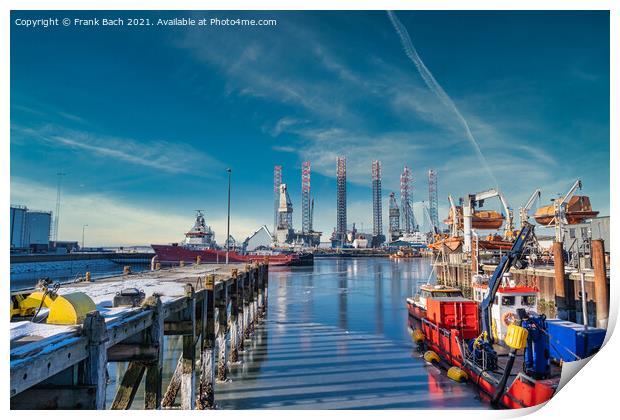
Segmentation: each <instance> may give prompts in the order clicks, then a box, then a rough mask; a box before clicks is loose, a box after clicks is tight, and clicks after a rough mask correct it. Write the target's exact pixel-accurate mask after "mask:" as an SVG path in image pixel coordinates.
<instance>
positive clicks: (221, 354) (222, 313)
mask: <svg viewBox="0 0 620 420" xmlns="http://www.w3.org/2000/svg"><path fill="white" fill-rule="evenodd" d="M226 295H227V290H226V287H224V290H222V294H221V295H220V297H219V299H217V300H216V302H215V305H216V314H217V316H216V318H217V321H216V328H217V329H216V343H217V352H218V355H217V380H218V381H225V380H226V377H227V375H226V369H227V362H228V360H227V356H228V352H227V351H226V350H227V349H226V328H227V327H228V312H227V305H226V297H227V296H226Z"/></svg>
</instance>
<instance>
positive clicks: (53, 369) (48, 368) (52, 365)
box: [10, 336, 88, 397]
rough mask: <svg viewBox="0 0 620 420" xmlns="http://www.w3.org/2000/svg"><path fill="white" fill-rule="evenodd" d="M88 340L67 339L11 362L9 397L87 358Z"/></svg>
mask: <svg viewBox="0 0 620 420" xmlns="http://www.w3.org/2000/svg"><path fill="white" fill-rule="evenodd" d="M87 344H88V338H86V337H82V336H81V337H68V338H65V339H64V340H63V341H60V342H57V343H56V344H52V345H49V346H45V347H42V348H41V349H40V351H39V352H38V353H37V354H33V355H31V356H30V357H28V358H26V359H18V360H15V361H13V360H11V391H10V393H11V395H10V396H11V397H13V396H14V395H17V394H19V393H20V392H22V391H24V390H26V389H28V388H30V387H32V386H34V385H36V384H38V383H40V382H42V381H44V380H45V379H47V378H49V377H50V376H53V375H56V374H57V373H59V372H62V371H63V370H65V369H67V368H69V367H71V366H73V365H75V364H76V363H79V362H80V361H82V360H85V359H86V358H87V357H88V350H87Z"/></svg>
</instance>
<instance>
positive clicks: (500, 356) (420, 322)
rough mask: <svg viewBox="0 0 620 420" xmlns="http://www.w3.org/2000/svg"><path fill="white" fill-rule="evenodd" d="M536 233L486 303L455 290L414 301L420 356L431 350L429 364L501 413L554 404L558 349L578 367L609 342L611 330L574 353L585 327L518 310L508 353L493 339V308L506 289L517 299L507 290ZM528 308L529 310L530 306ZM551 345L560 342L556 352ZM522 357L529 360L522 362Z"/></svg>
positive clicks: (522, 240)
mask: <svg viewBox="0 0 620 420" xmlns="http://www.w3.org/2000/svg"><path fill="white" fill-rule="evenodd" d="M533 232H534V227H533V226H532V225H529V224H526V225H525V226H524V227H523V229H522V230H521V232H520V233H519V235H518V237H517V239H516V240H515V242H514V244H513V246H512V248H511V250H510V251H509V252H508V253H507V254H506V255H505V256H504V257H502V259H501V261H500V263H499V264H498V266H497V267H496V269H495V271H494V273H493V275H492V276H491V278H490V279H489V281H488V285H485V287H484V288H485V289H486V290H484V291H483V294H482V296H483V298H482V301H481V302H480V303H478V302H476V301H475V300H469V299H466V298H464V297H463V296H462V295H461V294H460V293H459V292H457V291H455V290H454V289H452V288H444V289H442V288H441V287H440V288H437V289H435V288H434V286H430V285H429V286H427V287H426V292H427V293H426V294H425V295H424V296H422V295H421V296H420V297H419V298H418V299H417V300H416V299H412V298H409V299H407V306H408V310H409V315H410V316H409V325H410V327H411V328H412V330H413V332H412V338H413V340H414V341H415V342H416V343H417V344H418V346H419V349H420V350H423V349H426V350H427V351H426V352H425V353H424V359H425V360H426V361H427V362H430V363H434V364H439V365H443V366H444V367H446V368H449V369H448V376H449V377H450V378H451V379H454V380H457V381H466V380H468V379H469V380H471V382H472V383H473V384H475V385H476V386H477V387H478V388H479V390H480V391H481V394H482V395H483V396H484V397H485V398H488V399H489V400H490V401H491V403H492V404H493V405H494V406H496V407H503V408H524V407H531V406H535V405H538V404H542V403H544V402H546V401H548V400H549V399H550V398H551V397H552V396H553V394H554V392H555V390H556V388H557V386H558V384H559V379H560V374H561V368H560V367H559V366H557V365H553V366H552V365H551V363H550V359H551V357H550V352H553V351H554V348H556V347H557V348H559V349H561V350H562V351H564V350H570V354H571V355H573V356H575V357H576V358H577V359H578V358H583V357H587V356H590V355H591V354H593V353H595V352H596V351H597V350H598V348H597V347H596V346H597V345H598V346H600V344H602V341H603V338H604V330H600V329H597V328H593V329H588V330H587V331H586V332H585V335H588V337H586V338H585V341H588V340H590V341H592V342H595V341H596V343H597V345H592V346H590V347H589V348H587V349H580V350H577V348H576V347H572V344H571V342H570V339H571V338H572V339H573V340H574V337H575V334H574V333H571V331H573V330H577V328H575V327H579V325H577V324H573V323H571V322H561V323H557V322H556V321H552V320H549V321H547V320H546V318H545V316H544V315H538V314H536V313H535V312H533V311H528V310H527V309H526V308H524V307H518V308H516V314H515V316H514V319H513V320H512V323H510V324H509V325H507V327H506V331H505V334H503V331H502V335H503V343H502V344H503V345H500V343H499V340H497V341H496V339H495V338H494V335H499V334H498V331H497V326H496V332H495V334H494V332H493V328H492V311H491V308H492V306H493V304H494V301H495V298H496V297H497V294H498V290H499V289H500V286H502V284H503V286H504V288H505V290H504V291H503V292H504V293H505V294H506V295H507V296H508V295H514V294H511V291H510V290H509V289H510V286H511V285H510V284H506V283H505V278H506V277H505V274H507V273H508V272H509V270H510V268H511V267H512V266H513V265H514V266H515V267H517V268H525V267H526V265H527V262H526V260H525V259H524V255H523V253H524V249H525V247H526V245H527V243H528V242H529V241H530V239H531V237H532V236H533ZM422 291H423V292H424V291H425V288H423V289H422ZM530 292H531V291H530V290H521V291H519V293H521V294H522V295H524V296H529V295H530ZM524 302H525V306H529V303H530V299H526V300H525V301H524ZM560 324H562V325H560ZM564 324H571V325H566V326H565V325H564ZM556 325H557V326H558V327H560V328H556ZM551 327H553V328H554V330H553V331H554V335H555V336H554V337H551V333H550V331H551ZM594 330H597V331H594ZM571 334H572V335H571ZM550 337H551V338H553V344H552V346H550ZM581 340H584V338H581ZM599 342H600V344H598V343H599ZM520 351H523V352H522V353H521V354H520V353H519V352H520ZM517 359H518V360H519V362H520V363H518V364H517V366H520V365H522V366H523V369H522V370H520V371H518V372H513V366H514V364H515V361H516V360H517ZM573 360H576V359H573Z"/></svg>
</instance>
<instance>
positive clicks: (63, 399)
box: [11, 385, 97, 410]
mask: <svg viewBox="0 0 620 420" xmlns="http://www.w3.org/2000/svg"><path fill="white" fill-rule="evenodd" d="M96 394H97V387H96V386H94V385H45V386H36V387H33V388H30V389H27V390H26V391H24V392H22V393H20V394H18V395H16V396H15V397H13V398H11V410H93V409H95V408H96V407H95V400H96V398H95V397H96Z"/></svg>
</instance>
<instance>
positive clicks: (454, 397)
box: [216, 258, 486, 409]
mask: <svg viewBox="0 0 620 420" xmlns="http://www.w3.org/2000/svg"><path fill="white" fill-rule="evenodd" d="M430 273H431V265H430V260H428V259H413V260H406V261H391V260H389V259H386V258H365V259H361V258H360V259H317V260H315V265H314V267H308V268H301V267H300V268H294V269H282V270H279V271H276V270H273V269H272V270H270V275H269V307H268V316H267V319H266V322H265V323H264V324H263V325H262V326H261V327H260V329H259V330H258V331H257V337H256V338H257V339H256V342H255V343H253V344H254V345H253V348H252V350H250V351H246V352H245V354H244V360H243V363H241V364H240V365H238V366H234V367H233V368H232V375H231V379H232V380H231V381H230V382H228V383H224V384H219V385H218V387H217V391H216V400H217V403H218V405H219V407H221V408H236V409H250V408H287V409H379V408H401V409H402V408H486V406H485V404H484V403H482V402H481V401H479V399H478V398H477V393H476V392H475V390H474V389H473V388H472V387H471V386H470V385H468V384H457V383H455V382H453V381H451V380H450V379H448V378H447V377H446V373H445V371H442V370H440V369H437V368H435V367H433V366H429V365H427V364H426V363H425V362H424V360H423V359H422V358H421V355H419V354H417V353H416V352H414V351H413V345H412V342H411V339H410V337H409V333H408V331H407V309H406V307H405V299H406V298H407V297H408V296H411V294H412V291H413V290H414V289H415V288H416V287H417V285H418V284H423V283H426V281H427V279H428V278H429V275H430Z"/></svg>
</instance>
